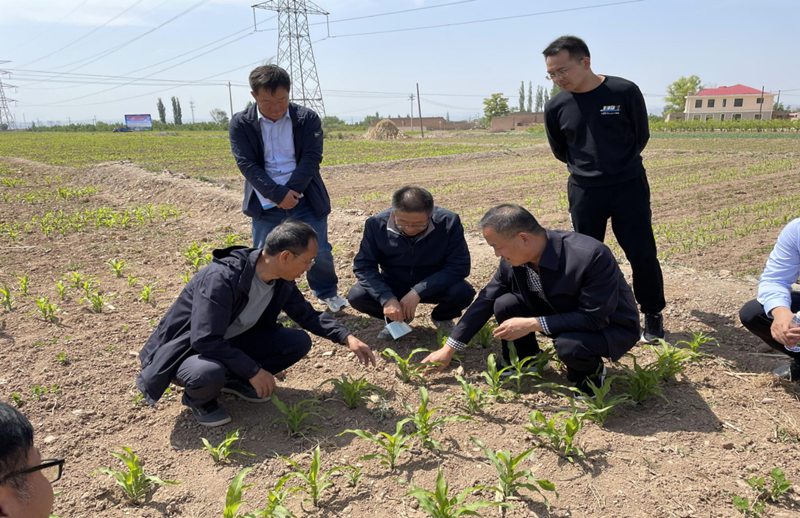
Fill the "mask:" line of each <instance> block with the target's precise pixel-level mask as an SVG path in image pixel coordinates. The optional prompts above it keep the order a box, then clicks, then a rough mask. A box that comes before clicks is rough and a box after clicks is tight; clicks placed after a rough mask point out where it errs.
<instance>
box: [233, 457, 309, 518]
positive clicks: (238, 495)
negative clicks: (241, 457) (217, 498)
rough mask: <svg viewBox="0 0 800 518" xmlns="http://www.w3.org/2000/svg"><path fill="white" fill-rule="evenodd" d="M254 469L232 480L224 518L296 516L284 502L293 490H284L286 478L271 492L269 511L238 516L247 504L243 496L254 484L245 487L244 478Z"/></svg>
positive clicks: (238, 474) (241, 473)
mask: <svg viewBox="0 0 800 518" xmlns="http://www.w3.org/2000/svg"><path fill="white" fill-rule="evenodd" d="M252 469H253V468H244V469H243V470H241V471H240V472H239V473H237V474H236V476H235V477H233V480H231V483H230V485H229V486H228V492H227V494H226V495H225V509H224V510H223V511H222V516H223V518H255V517H256V516H267V517H278V518H287V517H292V516H294V515H293V514H292V513H291V511H289V510H288V509H287V508H286V507H284V505H283V500H285V499H286V497H287V496H288V495H289V492H291V490H283V484H284V483H285V482H286V478H285V477H284V478H282V479H280V480H279V481H278V484H277V485H276V486H275V489H271V490H270V492H269V506H268V507H267V509H264V510H256V511H253V512H252V513H247V514H244V515H240V514H237V513H238V511H239V508H240V507H241V506H242V504H244V503H246V502H245V501H244V500H242V494H243V493H244V492H245V491H246V490H247V489H250V488H251V487H253V485H252V484H250V485H244V477H245V476H246V475H247V474H248V473H249V472H250V470H252Z"/></svg>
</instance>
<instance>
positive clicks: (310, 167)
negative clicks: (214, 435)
mask: <svg viewBox="0 0 800 518" xmlns="http://www.w3.org/2000/svg"><path fill="white" fill-rule="evenodd" d="M256 110H258V107H257V106H256V105H253V106H251V107H250V108H248V109H246V110H244V111H241V112H239V113H237V114H236V115H234V116H233V119H232V120H231V123H230V125H229V127H228V134H229V135H230V139H231V150H232V151H233V156H234V158H235V159H236V165H237V166H239V171H241V172H242V175H244V177H245V183H244V201H243V203H242V212H244V213H245V214H246V215H248V216H250V217H258V216H259V215H260V214H261V210H262V209H261V203H260V202H259V200H258V196H256V193H255V192H254V191H256V190H257V191H258V192H260V193H261V194H262V195H263V196H264V197H266V198H269V199H270V200H273V201H274V202H276V203H280V202H281V200H283V198H284V197H286V194H287V193H288V192H289V190H290V189H291V190H293V191H295V192H298V193H301V194H303V195H304V197H305V199H306V201H307V202H308V204H309V206H310V207H311V208H312V209H313V210H314V214H316V216H317V217H318V218H320V219H322V218H324V217H325V216H327V215H328V214H330V212H331V200H330V197H329V196H328V190H327V189H326V188H325V184H324V183H323V182H322V176H320V174H319V164H320V162H322V123H321V121H320V119H319V116H318V115H317V114H316V113H314V112H313V111H312V110H309V109H308V108H305V107H303V106H299V105H297V104H294V103H290V104H289V117H291V119H292V138H293V140H294V155H295V159H296V160H297V168H296V169H295V170H294V172H292V176H291V178H290V179H289V181H288V182H287V183H286V185H278V184H277V183H275V182H274V181H273V180H272V178H270V177H269V175H268V174H267V171H266V169H265V160H264V140H263V138H262V136H261V124H260V123H259V121H258V112H257V111H256Z"/></svg>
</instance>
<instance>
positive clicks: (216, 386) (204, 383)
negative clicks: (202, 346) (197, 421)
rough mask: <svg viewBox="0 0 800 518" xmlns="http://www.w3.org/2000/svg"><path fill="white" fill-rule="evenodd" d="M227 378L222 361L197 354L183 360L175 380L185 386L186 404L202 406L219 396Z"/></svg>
mask: <svg viewBox="0 0 800 518" xmlns="http://www.w3.org/2000/svg"><path fill="white" fill-rule="evenodd" d="M226 379H227V373H226V369H225V365H224V364H223V363H222V362H220V361H219V360H214V359H212V358H208V357H207V356H203V355H200V354H195V355H192V356H189V357H188V358H186V359H185V360H183V362H182V363H181V365H180V367H178V371H177V372H176V373H175V380H174V381H175V384H176V385H178V386H181V387H183V398H182V402H183V404H184V405H186V406H201V405H203V404H205V403H208V402H209V401H211V400H213V399H215V398H216V397H217V396H219V393H220V391H221V390H222V387H223V386H225V380H226Z"/></svg>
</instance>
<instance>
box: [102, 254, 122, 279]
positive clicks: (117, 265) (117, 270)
mask: <svg viewBox="0 0 800 518" xmlns="http://www.w3.org/2000/svg"><path fill="white" fill-rule="evenodd" d="M105 264H107V265H109V266H110V267H111V272H112V273H113V274H114V275H115V276H116V277H122V270H124V269H125V265H126V263H125V261H124V260H122V259H120V260H119V261H118V260H117V259H116V258H115V259H109V260H108V261H106V263H105Z"/></svg>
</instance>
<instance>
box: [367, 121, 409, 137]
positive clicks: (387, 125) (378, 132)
mask: <svg viewBox="0 0 800 518" xmlns="http://www.w3.org/2000/svg"><path fill="white" fill-rule="evenodd" d="M405 137H406V136H405V134H403V132H402V131H400V130H399V129H397V125H396V124H395V123H394V122H392V121H390V120H389V119H383V120H382V121H380V122H379V123H378V124H376V125H375V126H373V127H371V128H370V129H369V131H367V134H366V135H364V138H365V139H367V140H390V139H396V138H405Z"/></svg>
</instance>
